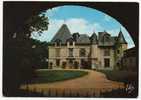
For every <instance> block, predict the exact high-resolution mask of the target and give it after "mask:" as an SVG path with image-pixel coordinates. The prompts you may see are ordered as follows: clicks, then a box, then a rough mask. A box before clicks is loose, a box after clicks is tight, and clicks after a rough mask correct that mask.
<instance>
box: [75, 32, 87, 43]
mask: <svg viewBox="0 0 141 100" xmlns="http://www.w3.org/2000/svg"><path fill="white" fill-rule="evenodd" d="M76 43H78V44H81V43H82V44H88V43H90V39H89V36H88V35H87V34H80V36H79V38H78V39H77V41H76Z"/></svg>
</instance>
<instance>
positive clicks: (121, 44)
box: [48, 24, 127, 70]
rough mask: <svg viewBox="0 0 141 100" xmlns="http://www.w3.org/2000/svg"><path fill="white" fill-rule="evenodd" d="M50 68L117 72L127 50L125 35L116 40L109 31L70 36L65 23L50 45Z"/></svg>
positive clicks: (120, 33)
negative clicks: (113, 70) (90, 34)
mask: <svg viewBox="0 0 141 100" xmlns="http://www.w3.org/2000/svg"><path fill="white" fill-rule="evenodd" d="M49 44H50V45H49V46H48V52H49V61H48V62H49V63H48V64H49V65H48V66H50V67H51V68H87V69H109V70H112V69H115V68H118V67H116V66H117V64H118V60H119V59H120V57H122V53H123V52H124V50H126V49H127V42H126V41H125V39H124V37H123V35H122V32H121V31H120V32H119V35H118V36H117V37H112V36H110V34H108V33H107V32H105V31H104V32H99V36H97V35H96V34H95V33H93V34H92V36H91V37H89V36H87V35H86V34H79V33H74V34H73V35H71V34H70V31H69V29H68V27H67V25H65V24H63V25H62V26H61V28H60V29H59V31H58V32H57V33H56V35H55V36H54V38H53V39H52V41H51V42H50V43H49Z"/></svg>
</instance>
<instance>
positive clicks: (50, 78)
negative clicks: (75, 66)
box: [32, 70, 88, 83]
mask: <svg viewBox="0 0 141 100" xmlns="http://www.w3.org/2000/svg"><path fill="white" fill-rule="evenodd" d="M36 73H37V77H35V79H34V80H32V82H33V83H34V82H36V83H49V82H55V81H63V80H68V79H74V78H78V77H82V76H84V75H87V74H88V72H86V71H77V70H76V71H73V70H40V71H37V72H36Z"/></svg>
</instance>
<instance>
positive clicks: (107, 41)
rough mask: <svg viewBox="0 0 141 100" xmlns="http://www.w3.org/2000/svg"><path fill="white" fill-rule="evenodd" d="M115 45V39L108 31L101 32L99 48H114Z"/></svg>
mask: <svg viewBox="0 0 141 100" xmlns="http://www.w3.org/2000/svg"><path fill="white" fill-rule="evenodd" d="M114 43H115V41H114V38H112V37H111V35H110V34H109V33H107V32H106V31H104V32H99V38H98V45H99V46H113V45H114Z"/></svg>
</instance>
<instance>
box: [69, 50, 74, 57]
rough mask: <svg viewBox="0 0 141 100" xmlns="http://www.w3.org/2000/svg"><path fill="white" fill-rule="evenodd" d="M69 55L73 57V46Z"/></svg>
mask: <svg viewBox="0 0 141 100" xmlns="http://www.w3.org/2000/svg"><path fill="white" fill-rule="evenodd" d="M69 57H73V48H69Z"/></svg>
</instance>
